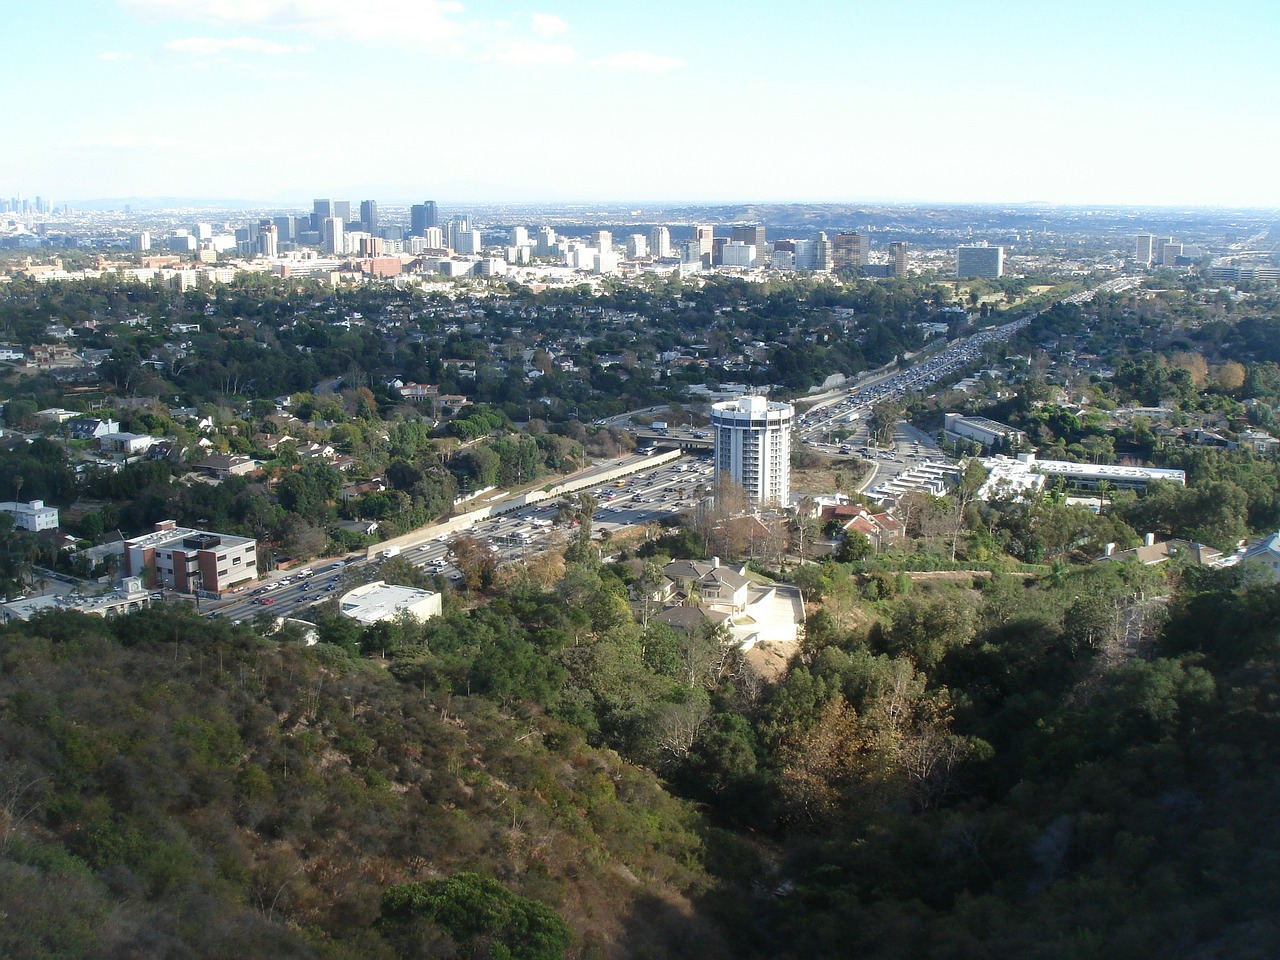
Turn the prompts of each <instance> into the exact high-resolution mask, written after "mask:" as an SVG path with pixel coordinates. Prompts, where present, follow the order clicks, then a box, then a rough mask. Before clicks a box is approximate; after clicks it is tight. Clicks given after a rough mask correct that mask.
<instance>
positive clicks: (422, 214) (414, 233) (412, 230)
mask: <svg viewBox="0 0 1280 960" xmlns="http://www.w3.org/2000/svg"><path fill="white" fill-rule="evenodd" d="M438 226H440V216H439V214H438V213H437V212H436V202H435V201H434V200H423V201H422V203H415V204H414V205H413V206H412V207H410V208H409V236H411V237H422V236H426V231H427V227H438Z"/></svg>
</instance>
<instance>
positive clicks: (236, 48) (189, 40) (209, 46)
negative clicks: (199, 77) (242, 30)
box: [164, 37, 297, 57]
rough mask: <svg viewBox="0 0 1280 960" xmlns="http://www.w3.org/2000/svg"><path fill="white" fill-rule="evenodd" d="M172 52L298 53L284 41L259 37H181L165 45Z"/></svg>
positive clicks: (207, 54) (213, 54) (197, 54)
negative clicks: (278, 41) (277, 41)
mask: <svg viewBox="0 0 1280 960" xmlns="http://www.w3.org/2000/svg"><path fill="white" fill-rule="evenodd" d="M164 48H165V50H167V51H169V52H170V53H178V54H182V55H183V56H190V57H216V56H220V55H222V54H224V53H261V54H264V55H266V56H269V57H280V56H284V55H286V54H290V53H296V52H297V48H296V47H289V46H286V45H285V44H283V43H273V42H272V41H270V40H261V39H259V38H257V37H231V38H227V39H223V38H219V37H181V38H179V39H177V40H170V41H169V42H168V43H166V44H165V45H164Z"/></svg>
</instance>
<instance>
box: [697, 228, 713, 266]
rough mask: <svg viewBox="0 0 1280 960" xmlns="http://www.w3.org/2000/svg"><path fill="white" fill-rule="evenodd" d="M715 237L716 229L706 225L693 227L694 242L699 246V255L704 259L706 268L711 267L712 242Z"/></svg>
mask: <svg viewBox="0 0 1280 960" xmlns="http://www.w3.org/2000/svg"><path fill="white" fill-rule="evenodd" d="M715 235H716V230H715V227H710V226H707V225H706V224H705V223H695V224H694V225H693V241H694V243H696V244H697V245H698V253H699V254H700V255H701V256H702V257H703V258H704V265H705V266H710V265H711V260H710V257H711V250H712V240H713V239H714V238H715Z"/></svg>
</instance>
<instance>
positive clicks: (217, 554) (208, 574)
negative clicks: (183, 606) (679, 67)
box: [124, 520, 258, 596]
mask: <svg viewBox="0 0 1280 960" xmlns="http://www.w3.org/2000/svg"><path fill="white" fill-rule="evenodd" d="M124 563H125V573H126V574H127V575H128V576H131V577H142V578H143V579H144V582H145V583H146V584H147V585H148V586H153V587H166V588H168V589H170V590H177V591H178V592H180V593H199V594H215V595H219V596H220V595H222V594H223V593H226V592H228V591H229V590H231V589H232V588H233V587H236V586H240V585H242V584H246V583H249V582H250V581H253V580H256V579H258V541H257V540H254V539H253V538H252V537H236V536H232V535H230V534H224V533H206V532H204V531H201V530H191V529H189V528H187V527H179V526H178V525H177V523H175V522H174V521H173V520H162V521H160V522H159V523H157V524H156V529H155V530H154V531H152V532H151V533H146V534H143V535H142V536H140V537H133V538H132V539H129V540H126V541H125V543H124Z"/></svg>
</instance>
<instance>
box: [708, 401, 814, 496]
mask: <svg viewBox="0 0 1280 960" xmlns="http://www.w3.org/2000/svg"><path fill="white" fill-rule="evenodd" d="M794 422H795V407H793V406H792V405H791V404H789V403H779V402H777V401H772V400H769V399H767V398H765V397H739V398H738V399H737V400H726V401H724V402H722V403H716V404H713V405H712V407H711V429H712V431H713V436H714V438H715V475H716V479H717V480H719V479H720V478H721V477H728V478H729V479H730V480H732V481H733V482H734V483H736V484H738V485H739V486H741V487H742V488H743V489H744V490H746V492H747V497H748V498H749V499H750V500H751V503H752V505H760V504H766V503H774V504H782V505H785V504H786V503H787V502H788V500H789V498H790V496H791V427H792V424H793V423H794Z"/></svg>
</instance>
